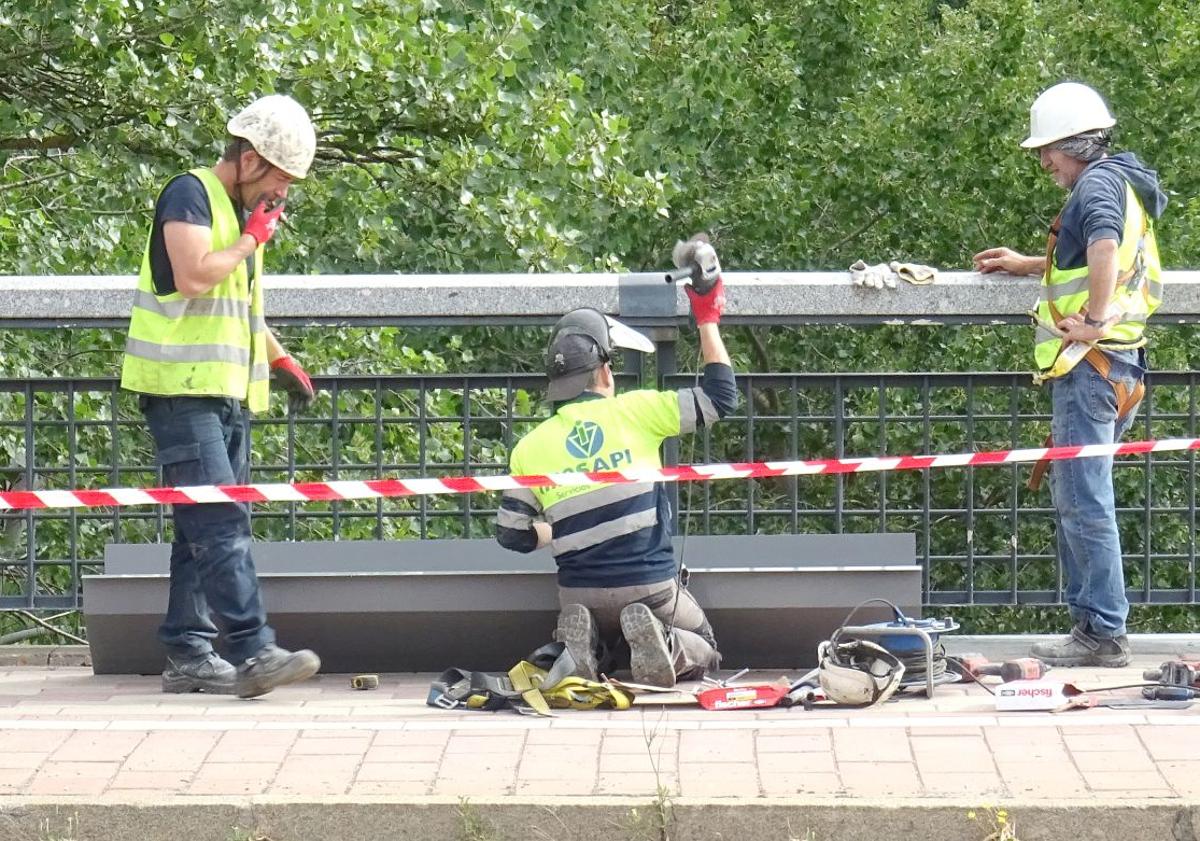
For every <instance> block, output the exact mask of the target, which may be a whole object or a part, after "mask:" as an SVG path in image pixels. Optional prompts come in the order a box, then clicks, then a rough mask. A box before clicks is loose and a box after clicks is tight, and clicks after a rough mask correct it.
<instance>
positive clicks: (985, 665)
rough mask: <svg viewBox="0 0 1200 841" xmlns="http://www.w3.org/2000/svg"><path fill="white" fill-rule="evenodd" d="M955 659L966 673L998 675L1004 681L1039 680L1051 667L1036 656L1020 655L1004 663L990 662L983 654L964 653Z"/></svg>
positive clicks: (988, 675) (984, 675)
mask: <svg viewBox="0 0 1200 841" xmlns="http://www.w3.org/2000/svg"><path fill="white" fill-rule="evenodd" d="M954 660H956V661H957V662H958V665H959V667H960V669H961V670H962V672H963V673H964V674H968V675H972V676H974V677H976V678H980V677H998V678H1000V680H1001V681H1002V682H1004V683H1008V682H1009V681H1012V680H1039V679H1041V678H1043V677H1045V676H1046V673H1047V672H1048V671H1050V667H1049V666H1047V665H1046V664H1045V663H1043V662H1042V661H1041V660H1039V659H1037V658H1036V657H1020V658H1017V659H1016V660H1005V661H1004V662H1003V663H992V662H989V661H988V659H987V658H986V657H984V656H983V655H982V654H963V655H961V656H959V657H955V658H954Z"/></svg>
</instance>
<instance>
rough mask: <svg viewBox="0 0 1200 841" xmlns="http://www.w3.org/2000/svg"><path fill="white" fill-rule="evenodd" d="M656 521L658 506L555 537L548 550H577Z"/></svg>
mask: <svg viewBox="0 0 1200 841" xmlns="http://www.w3.org/2000/svg"><path fill="white" fill-rule="evenodd" d="M657 522H658V508H650V509H647V510H646V511H639V512H637V513H636V514H627V515H626V516H624V517H618V518H617V519H615V520H610V521H609V522H607V523H601V524H600V525H598V526H592V527H591V528H590V529H584V530H583V531H577V532H575V533H574V534H567V535H563V536H562V537H556V538H555V539H554V540H553V541H552V542H551V544H550V551H551V552H552V553H553V554H555V555H565V554H566V553H567V552H578V551H579V550H580V549H587V548H588V547H589V546H596V545H597V544H600V543H603V542H604V541H606V540H612V539H613V538H616V537H622V536H623V535H626V534H633V533H634V532H635V531H641V530H642V529H648V528H650V527H651V526H653V525H654V524H655V523H657Z"/></svg>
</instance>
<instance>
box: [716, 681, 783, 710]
mask: <svg viewBox="0 0 1200 841" xmlns="http://www.w3.org/2000/svg"><path fill="white" fill-rule="evenodd" d="M787 694H788V684H787V681H786V680H783V681H777V682H775V683H752V684H747V685H745V686H722V685H718V686H711V687H709V688H708V689H702V690H701V691H700V692H697V693H696V700H698V701H699V702H700V706H702V707H704V709H706V710H748V709H756V708H762V707H773V706H775V705H776V704H778V703H779V702H780V701H781V700H783V698H784V697H785V696H786V695H787Z"/></svg>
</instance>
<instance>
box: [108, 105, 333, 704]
mask: <svg viewBox="0 0 1200 841" xmlns="http://www.w3.org/2000/svg"><path fill="white" fill-rule="evenodd" d="M228 131H229V135H230V140H229V142H228V144H227V145H226V147H225V153H224V155H223V156H222V157H221V160H220V161H219V162H217V163H216V164H215V165H214V166H213V167H211V168H208V167H200V168H197V169H193V170H191V171H190V172H187V173H184V174H181V175H178V176H176V177H175V178H173V179H171V181H169V182H168V183H167V185H166V186H165V187H164V188H163V190H162V192H161V194H160V195H159V197H158V201H157V202H156V203H155V213H154V222H153V224H152V226H151V229H150V236H149V240H148V242H147V244H146V250H145V253H144V255H143V257H142V269H141V275H140V277H139V279H138V289H137V293H136V297H135V299H134V305H133V315H132V317H131V319H130V323H129V337H128V340H127V342H126V346H125V359H124V365H123V368H122V372H121V386H122V387H123V388H126V389H128V390H130V391H134V392H137V393H138V394H139V395H140V397H139V405H140V406H141V409H142V412H143V414H144V415H145V417H146V422H147V424H148V425H149V428H150V433H151V435H152V436H153V437H154V443H155V447H156V450H157V461H158V463H159V464H160V465H161V466H162V469H163V480H164V481H165V482H166V484H167V485H170V486H180V485H224V484H235V483H244V482H246V481H247V480H248V474H249V445H250V416H249V413H252V412H262V411H265V410H266V408H267V380H268V376H269V373H270V371H274V372H275V375H276V378H277V380H278V381H279V382H280V383H281V384H282V385H283V387H284V388H285V389H286V390H287V391H288V392H289V402H290V405H291V408H292V410H293V411H295V410H299V409H302V408H306V407H307V406H308V405H309V404H310V403H311V402H312V399H313V388H312V383H311V382H310V381H309V378H308V375H307V374H306V373H305V372H304V369H302V368H301V367H300V366H299V365H298V364H296V362H295V361H294V360H293V359H292V358H291V357H290V356H288V355H287V353H286V352H285V351H284V350H283V348H282V347H281V346H280V344H279V342H278V341H276V339H275V337H274V335H272V333H271V331H270V329H268V327H267V325H266V321H265V320H264V318H263V290H262V258H263V246H264V244H265V243H266V242H267V240H269V239H270V238H271V235H272V234H273V233H274V232H275V228H276V225H277V224H278V222H279V217H280V215H281V214H282V213H283V200H284V199H285V198H286V197H287V193H288V187H289V185H290V184H291V183H292V181H294V180H296V179H301V178H304V177H305V176H306V175H307V174H308V168H309V165H310V164H311V163H312V159H313V155H314V154H315V152H316V132H315V131H314V130H313V126H312V123H311V122H310V120H309V118H308V114H307V113H306V112H305V110H304V108H303V107H302V106H301V105H300V104H299V103H298V102H296V101H295V100H294V99H292V98H291V97H287V96H279V95H271V96H264V97H262V98H261V99H259V100H257V101H255V102H253V103H251V104H250V105H249V106H248V107H246V108H245V109H244V110H242V111H241V112H239V113H238V114H237V115H236V116H234V117H233V119H231V120H230V121H229V124H228ZM173 519H174V523H175V541H174V543H173V544H172V547H171V591H170V601H169V604H168V606H167V616H166V619H165V620H164V622H163V624H162V626H161V628H160V629H159V639H160V640H162V642H163V644H164V645H165V646H166V648H167V665H166V669H165V670H164V671H163V691H164V692H198V691H203V692H211V693H219V694H234V693H236V694H237V695H239V696H240V697H243V698H252V697H255V696H257V695H262V694H265V693H267V692H270V691H271V690H272V689H274V688H275V687H277V686H282V685H284V684H288V683H294V682H296V681H299V680H304V679H305V678H308V677H311V676H312V675H314V674H316V672H317V670H318V669H319V668H320V665H321V661H320V660H319V659H318V658H317V655H315V654H314V653H313V652H311V651H297V652H289V651H285V650H283V649H282V648H279V647H277V646H276V645H275V632H274V631H273V630H272V628H271V627H270V626H269V625H268V624H267V615H266V611H265V610H264V608H263V604H262V598H261V595H260V593H259V586H258V577H257V574H256V573H255V569H254V561H253V559H252V558H251V556H250V541H251V530H250V510H249V506H248V505H246V504H242V503H213V504H203V505H176V506H174V514H173ZM210 609H211V610H212V611H213V612H214V613H215V614H216V615H217V618H218V620H219V623H220V625H221V626H222V627H221V629H222V631H224V633H225V643H226V648H227V651H228V654H229V661H228V662H227V661H225V660H223V659H221V658H220V657H219V656H217V654H216V653H215V652H214V651H213V647H212V641H213V639H215V638H216V636H217V628H216V626H215V625H214V624H213V622H212V619H211V618H210V617H209V610H210Z"/></svg>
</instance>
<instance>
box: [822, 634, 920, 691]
mask: <svg viewBox="0 0 1200 841" xmlns="http://www.w3.org/2000/svg"><path fill="white" fill-rule="evenodd" d="M817 657H818V658H819V659H820V661H821V662H820V668H819V671H818V675H817V676H818V679H819V680H820V682H821V688H822V689H824V690H825V696H826V697H827V698H829V700H831V701H834V702H835V703H838V704H845V705H847V706H854V707H863V706H872V705H874V704H882V703H883V702H884V701H886V700H887V699H888V698H890V697H892V693H894V692H895V691H896V690H897V689H899V688H900V681H901V679H902V678H903V677H904V664H903V663H901V662H900V660H899V659H898V658H897V657H896V655H894V654H892V653H891V652H890V651H888V650H887V649H886V648H884V647H883V646H880V645H876V644H875V643H873V642H867V641H866V640H855V641H853V642H844V643H835V642H830V641H828V640H826V641H825V642H823V643H821V645H820V646H819V647H818V648H817Z"/></svg>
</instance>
